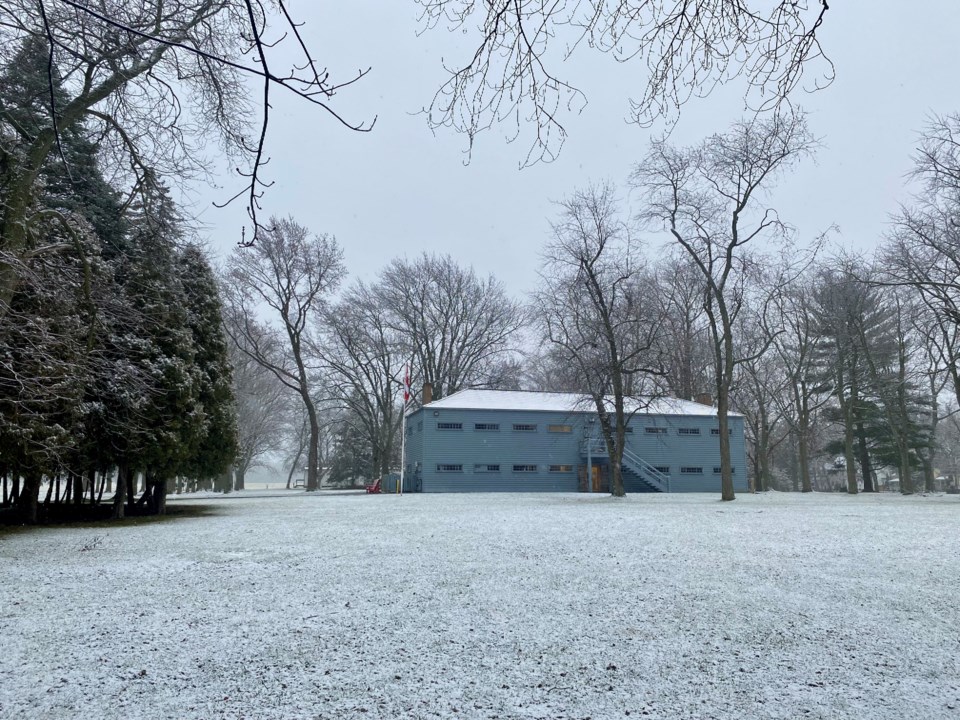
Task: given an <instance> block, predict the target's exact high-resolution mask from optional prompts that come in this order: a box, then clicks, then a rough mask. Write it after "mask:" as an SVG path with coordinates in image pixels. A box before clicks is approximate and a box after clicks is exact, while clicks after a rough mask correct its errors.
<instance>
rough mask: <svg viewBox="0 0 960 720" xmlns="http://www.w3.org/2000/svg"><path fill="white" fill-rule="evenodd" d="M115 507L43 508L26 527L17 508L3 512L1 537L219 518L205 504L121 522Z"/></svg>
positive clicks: (135, 515)
mask: <svg viewBox="0 0 960 720" xmlns="http://www.w3.org/2000/svg"><path fill="white" fill-rule="evenodd" d="M112 513H113V507H112V506H111V505H110V504H109V503H108V504H103V505H94V506H92V507H91V506H90V505H79V506H78V505H50V506H48V507H44V506H43V505H42V504H41V505H40V507H39V508H38V509H37V524H36V525H27V524H24V522H23V519H22V516H21V515H20V513H19V511H18V510H17V509H16V508H12V507H8V508H0V536H2V535H4V534H7V533H11V532H17V531H21V530H28V529H38V528H57V527H65V528H78V527H89V528H99V527H102V528H112V527H125V526H131V525H132V526H137V525H148V524H153V523H165V522H176V521H177V520H184V519H188V518H194V517H207V516H211V515H216V514H217V509H216V508H215V506H213V505H204V504H194V503H190V504H186V503H183V504H180V503H178V504H176V505H170V504H169V503H168V504H167V511H166V513H165V514H164V515H147V514H145V513H143V508H135V509H134V512H133V514H131V515H127V516H126V517H124V518H123V519H122V520H114V519H113V518H111V517H110V516H111V514H112Z"/></svg>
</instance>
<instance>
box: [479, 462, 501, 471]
mask: <svg viewBox="0 0 960 720" xmlns="http://www.w3.org/2000/svg"><path fill="white" fill-rule="evenodd" d="M473 471H474V472H475V473H498V472H500V466H499V465H487V464H486V463H478V464H476V465H474V466H473Z"/></svg>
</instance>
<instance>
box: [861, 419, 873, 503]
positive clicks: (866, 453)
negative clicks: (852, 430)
mask: <svg viewBox="0 0 960 720" xmlns="http://www.w3.org/2000/svg"><path fill="white" fill-rule="evenodd" d="M857 451H858V454H859V455H860V472H861V474H862V475H863V491H864V492H876V489H875V487H874V482H873V463H872V462H870V449H869V448H868V447H867V433H866V430H865V429H864V427H863V423H862V422H858V423H857Z"/></svg>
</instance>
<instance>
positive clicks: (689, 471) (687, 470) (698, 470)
mask: <svg viewBox="0 0 960 720" xmlns="http://www.w3.org/2000/svg"><path fill="white" fill-rule="evenodd" d="M680 472H681V474H683V475H703V468H702V467H690V466H688V465H682V466H681V467H680Z"/></svg>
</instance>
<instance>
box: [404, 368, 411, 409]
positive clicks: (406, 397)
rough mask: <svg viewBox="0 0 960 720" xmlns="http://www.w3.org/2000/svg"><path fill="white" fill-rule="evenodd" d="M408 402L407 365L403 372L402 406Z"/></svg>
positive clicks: (408, 381)
mask: <svg viewBox="0 0 960 720" xmlns="http://www.w3.org/2000/svg"><path fill="white" fill-rule="evenodd" d="M408 402H410V366H409V365H407V366H406V367H405V368H404V370H403V404H404V406H406V404H407V403H408Z"/></svg>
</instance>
